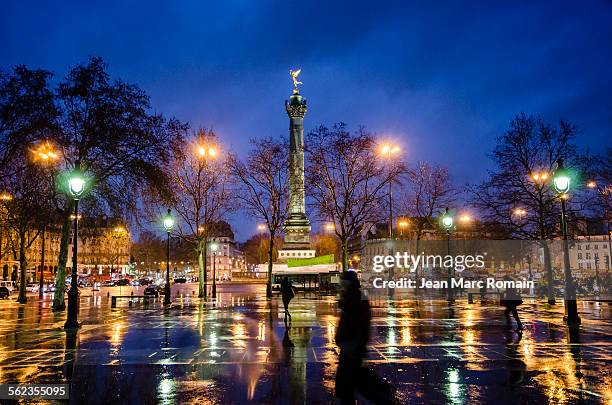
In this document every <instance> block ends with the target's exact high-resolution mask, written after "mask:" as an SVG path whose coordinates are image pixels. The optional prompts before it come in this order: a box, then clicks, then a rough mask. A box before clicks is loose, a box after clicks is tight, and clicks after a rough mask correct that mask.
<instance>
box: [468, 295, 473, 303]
mask: <svg viewBox="0 0 612 405" xmlns="http://www.w3.org/2000/svg"><path fill="white" fill-rule="evenodd" d="M473 303H474V298H473V295H472V293H468V304H473Z"/></svg>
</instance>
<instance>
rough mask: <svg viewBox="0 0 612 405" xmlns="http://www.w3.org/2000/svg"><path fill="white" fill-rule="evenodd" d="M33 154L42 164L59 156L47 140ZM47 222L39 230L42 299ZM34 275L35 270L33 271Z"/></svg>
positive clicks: (40, 294)
mask: <svg viewBox="0 0 612 405" xmlns="http://www.w3.org/2000/svg"><path fill="white" fill-rule="evenodd" d="M32 153H33V155H34V161H36V162H41V163H42V164H43V165H47V164H50V163H52V162H54V161H56V160H57V159H58V158H59V155H58V154H57V152H56V151H55V149H54V148H53V145H52V144H51V143H50V142H49V141H45V142H41V143H39V144H38V146H37V147H36V149H34V150H33V151H32ZM46 228H47V223H46V222H45V223H43V225H42V230H41V249H40V280H39V287H38V297H39V298H40V299H42V297H43V290H44V278H45V231H46ZM34 274H35V275H36V271H35V272H34Z"/></svg>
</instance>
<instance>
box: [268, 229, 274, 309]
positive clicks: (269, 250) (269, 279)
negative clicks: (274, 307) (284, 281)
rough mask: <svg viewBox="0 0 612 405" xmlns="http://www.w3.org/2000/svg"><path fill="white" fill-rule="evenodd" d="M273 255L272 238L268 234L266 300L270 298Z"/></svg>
mask: <svg viewBox="0 0 612 405" xmlns="http://www.w3.org/2000/svg"><path fill="white" fill-rule="evenodd" d="M273 255H274V236H272V234H271V233H270V243H269V246H268V282H267V284H266V298H272V267H273V264H272V257H273Z"/></svg>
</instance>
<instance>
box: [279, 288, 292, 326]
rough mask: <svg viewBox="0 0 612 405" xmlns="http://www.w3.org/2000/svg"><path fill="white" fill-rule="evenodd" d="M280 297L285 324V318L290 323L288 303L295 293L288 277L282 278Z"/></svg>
mask: <svg viewBox="0 0 612 405" xmlns="http://www.w3.org/2000/svg"><path fill="white" fill-rule="evenodd" d="M281 297H282V299H283V306H284V307H285V323H287V317H289V321H290V322H291V314H290V313H289V303H290V302H291V300H292V299H293V297H295V292H294V289H293V286H292V285H291V282H290V281H289V278H288V277H285V278H283V281H281Z"/></svg>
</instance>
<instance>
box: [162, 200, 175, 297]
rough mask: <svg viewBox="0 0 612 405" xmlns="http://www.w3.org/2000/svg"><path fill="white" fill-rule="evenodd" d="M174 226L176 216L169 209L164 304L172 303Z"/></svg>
mask: <svg viewBox="0 0 612 405" xmlns="http://www.w3.org/2000/svg"><path fill="white" fill-rule="evenodd" d="M173 227H174V218H172V214H171V213H170V209H168V213H167V214H166V216H165V217H164V228H165V229H166V285H165V287H164V305H170V231H171V230H172V228H173Z"/></svg>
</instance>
